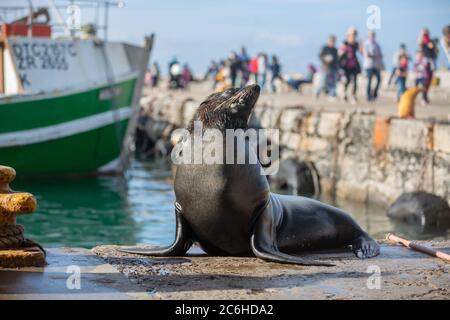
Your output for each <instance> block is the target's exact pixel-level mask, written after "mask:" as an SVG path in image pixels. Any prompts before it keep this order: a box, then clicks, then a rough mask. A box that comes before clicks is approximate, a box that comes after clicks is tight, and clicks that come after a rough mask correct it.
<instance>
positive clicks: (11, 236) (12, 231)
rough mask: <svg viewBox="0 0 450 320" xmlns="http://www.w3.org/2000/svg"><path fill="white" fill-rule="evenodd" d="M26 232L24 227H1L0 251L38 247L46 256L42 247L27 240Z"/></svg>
mask: <svg viewBox="0 0 450 320" xmlns="http://www.w3.org/2000/svg"><path fill="white" fill-rule="evenodd" d="M24 231H25V228H24V227H23V226H22V225H0V249H6V248H8V249H11V248H24V247H38V248H39V249H41V250H42V252H44V254H45V253H46V252H45V250H44V248H42V246H41V245H39V244H38V243H37V242H35V241H33V240H30V239H26V238H25V236H24V235H23V234H24Z"/></svg>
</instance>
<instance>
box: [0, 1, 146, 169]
mask: <svg viewBox="0 0 450 320" xmlns="http://www.w3.org/2000/svg"><path fill="white" fill-rule="evenodd" d="M40 10H42V9H40ZM36 14H37V13H36V11H33V14H30V16H29V17H26V19H27V21H26V23H24V19H21V20H20V19H19V20H17V21H14V22H11V23H9V24H6V23H5V24H3V25H1V29H0V30H1V31H0V33H1V36H0V164H2V165H7V166H11V167H14V168H15V169H16V170H17V172H18V174H19V175H20V176H43V175H68V174H69V175H70V174H85V173H92V172H101V171H117V170H120V164H121V161H120V158H121V157H122V158H123V156H124V155H123V152H124V144H125V143H124V140H126V139H125V138H126V136H127V135H129V134H130V132H131V129H130V127H129V126H128V125H129V122H131V120H130V119H133V115H134V114H135V111H136V110H137V105H138V103H139V99H140V93H141V89H142V84H143V76H144V72H145V68H146V66H147V63H148V59H149V54H150V50H151V46H152V39H153V37H151V38H146V44H145V45H144V46H143V47H140V46H134V45H130V44H126V43H120V42H107V41H105V40H104V39H103V40H102V39H99V38H97V37H96V36H91V37H78V36H74V34H73V33H72V35H71V36H66V37H60V38H55V37H51V35H50V34H51V29H50V28H51V25H50V24H49V23H48V21H47V22H45V23H37V22H35V21H34V20H37V18H36V16H35V15H36ZM47 18H48V16H47ZM130 126H131V124H130ZM127 128H128V130H127Z"/></svg>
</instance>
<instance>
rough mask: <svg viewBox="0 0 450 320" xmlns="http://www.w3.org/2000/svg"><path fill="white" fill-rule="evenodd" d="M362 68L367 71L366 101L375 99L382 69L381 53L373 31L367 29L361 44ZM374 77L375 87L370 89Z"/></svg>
mask: <svg viewBox="0 0 450 320" xmlns="http://www.w3.org/2000/svg"><path fill="white" fill-rule="evenodd" d="M363 55H364V69H365V70H366V72H367V101H375V100H376V99H377V97H378V89H379V87H380V81H381V70H382V69H383V53H382V52H381V47H380V45H379V44H378V42H377V41H376V40H375V32H374V31H373V30H369V32H368V37H367V40H366V41H365V42H364V46H363ZM373 77H375V81H376V83H375V88H374V89H373V90H372V78H373Z"/></svg>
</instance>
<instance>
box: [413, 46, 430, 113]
mask: <svg viewBox="0 0 450 320" xmlns="http://www.w3.org/2000/svg"><path fill="white" fill-rule="evenodd" d="M414 71H415V72H416V86H420V87H422V104H428V103H429V102H430V101H429V100H428V89H429V88H430V84H431V79H432V76H433V71H432V66H431V61H430V60H429V59H427V58H426V57H425V55H424V53H423V51H422V50H421V49H419V50H418V51H417V54H416V60H415V63H414Z"/></svg>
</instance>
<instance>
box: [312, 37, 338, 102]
mask: <svg viewBox="0 0 450 320" xmlns="http://www.w3.org/2000/svg"><path fill="white" fill-rule="evenodd" d="M319 58H320V62H321V67H320V74H319V84H318V86H317V88H316V90H315V91H316V92H315V94H316V97H317V98H318V97H319V95H320V93H321V92H322V91H325V92H326V93H327V94H328V95H329V96H330V97H332V98H334V97H336V80H337V62H338V51H337V49H336V37H335V36H334V35H330V36H329V37H328V41H327V44H326V45H325V46H324V47H323V48H322V50H321V51H320V55H319Z"/></svg>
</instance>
